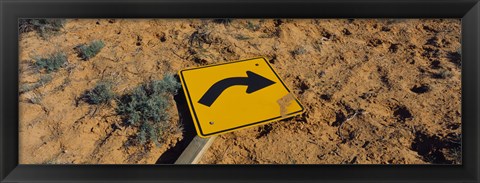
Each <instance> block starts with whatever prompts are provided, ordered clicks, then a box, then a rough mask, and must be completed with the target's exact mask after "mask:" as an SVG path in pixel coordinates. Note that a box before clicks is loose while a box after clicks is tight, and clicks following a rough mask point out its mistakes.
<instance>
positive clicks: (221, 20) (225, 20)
mask: <svg viewBox="0 0 480 183" xmlns="http://www.w3.org/2000/svg"><path fill="white" fill-rule="evenodd" d="M212 21H213V22H215V23H217V24H225V25H229V24H230V23H232V21H233V19H231V18H217V19H213V20H212Z"/></svg>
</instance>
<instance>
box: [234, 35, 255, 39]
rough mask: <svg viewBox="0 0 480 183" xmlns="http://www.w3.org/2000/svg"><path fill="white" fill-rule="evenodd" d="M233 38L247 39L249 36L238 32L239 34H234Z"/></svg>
mask: <svg viewBox="0 0 480 183" xmlns="http://www.w3.org/2000/svg"><path fill="white" fill-rule="evenodd" d="M235 39H238V40H247V39H251V38H250V37H248V36H245V35H241V34H239V35H236V36H235Z"/></svg>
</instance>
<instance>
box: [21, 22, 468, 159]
mask: <svg viewBox="0 0 480 183" xmlns="http://www.w3.org/2000/svg"><path fill="white" fill-rule="evenodd" d="M460 39H461V24H460V20H458V19H427V20H418V19H251V20H247V19H213V20H212V19H205V20H200V19H196V20H190V19H183V20H182V19H163V20H162V19H157V20H155V19H141V20H136V19H69V20H66V22H65V24H64V26H63V27H62V28H61V29H59V30H58V31H55V32H54V33H50V34H48V35H44V34H43V33H41V32H39V31H35V30H33V31H26V32H25V33H22V34H20V38H19V41H20V42H19V49H20V55H19V58H20V60H19V62H20V66H19V68H20V70H19V74H20V76H19V77H20V83H19V87H20V89H19V90H20V93H19V97H20V114H19V117H20V121H19V132H20V133H19V140H20V147H19V155H20V159H19V160H20V163H21V164H154V163H172V162H174V161H175V159H176V158H177V157H178V156H179V155H180V153H181V151H182V150H183V148H185V146H186V145H187V144H188V141H189V140H191V138H193V136H194V135H195V134H194V133H195V132H194V130H193V127H192V126H191V124H190V123H189V122H190V120H189V118H190V116H189V112H188V111H187V110H188V108H186V107H185V102H184V96H183V93H182V92H181V91H179V92H177V94H175V92H172V93H171V94H166V95H165V99H166V100H165V101H166V104H165V105H166V106H167V107H166V108H165V113H166V114H167V115H168V118H165V119H164V120H163V121H162V122H161V123H162V125H163V127H162V130H163V131H162V132H163V133H162V134H161V135H160V137H159V138H160V139H161V143H159V144H155V143H144V144H142V143H138V141H136V140H135V139H138V136H139V130H140V128H141V127H139V126H138V125H130V124H128V123H126V122H125V116H124V115H122V114H120V113H119V112H118V105H119V102H121V101H122V100H120V99H118V97H117V99H118V100H117V99H112V100H111V101H109V102H107V103H103V104H100V105H98V104H91V103H89V102H86V101H84V100H81V99H82V96H83V95H85V93H86V92H88V91H91V90H92V88H94V87H95V86H96V85H97V84H98V83H100V82H103V81H109V82H111V83H113V85H112V92H113V94H114V95H115V96H129V94H131V93H132V92H134V91H135V88H138V87H139V86H142V85H144V84H145V83H148V82H150V81H155V80H162V79H163V78H164V76H166V75H168V74H175V73H177V71H179V70H181V69H185V68H189V67H195V66H201V65H207V64H213V63H222V62H228V61H233V60H240V59H247V58H252V57H258V56H265V57H267V58H268V59H269V60H270V63H271V65H272V67H273V68H274V69H275V70H276V71H277V72H278V74H279V76H280V77H281V78H282V79H283V81H284V82H285V84H286V85H287V86H289V88H290V89H291V90H292V92H293V93H294V95H295V96H296V97H297V98H298V99H299V100H300V102H301V103H302V104H303V105H304V106H305V108H306V111H305V113H304V114H302V115H301V116H297V117H294V118H290V119H286V120H281V121H278V122H274V123H270V124H267V125H264V126H260V127H253V128H247V129H243V130H239V131H236V132H232V133H228V134H224V135H220V136H219V137H217V138H216V140H215V142H214V143H213V145H212V146H211V147H210V148H209V149H208V151H207V152H206V154H205V156H204V157H203V158H202V160H201V163H203V164H264V163H265V164H429V163H434V164H436V163H441V164H461V154H462V152H461V134H462V131H461V128H462V125H461V117H462V115H461V54H460V53H461V42H460ZM94 40H101V41H103V43H104V47H103V48H102V49H101V50H100V52H99V53H98V54H97V55H95V56H94V57H92V58H90V59H88V60H85V59H82V58H81V57H79V54H78V50H77V49H76V48H78V45H81V44H89V43H91V42H92V41H94ZM59 52H60V53H64V54H65V56H66V58H67V62H66V63H65V64H63V65H61V68H59V69H58V70H55V71H52V72H48V71H46V70H45V69H38V68H36V67H35V62H36V61H38V59H36V58H39V57H42V58H44V57H45V58H46V57H48V56H49V55H51V54H53V53H59Z"/></svg>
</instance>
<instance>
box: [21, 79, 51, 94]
mask: <svg viewBox="0 0 480 183" xmlns="http://www.w3.org/2000/svg"><path fill="white" fill-rule="evenodd" d="M50 81H52V76H51V75H42V76H40V79H39V80H38V81H37V82H35V83H27V84H23V85H21V86H20V88H19V92H20V93H25V92H29V91H32V90H35V89H37V88H39V87H41V86H44V85H45V84H47V83H49V82H50Z"/></svg>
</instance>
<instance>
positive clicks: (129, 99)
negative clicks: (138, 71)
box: [117, 75, 180, 145]
mask: <svg viewBox="0 0 480 183" xmlns="http://www.w3.org/2000/svg"><path fill="white" fill-rule="evenodd" d="M179 88H180V83H178V82H177V81H176V79H175V78H174V77H173V75H165V77H164V78H163V80H155V81H151V82H148V83H146V84H143V85H141V86H139V87H137V88H135V89H133V91H132V92H131V93H130V94H127V95H124V96H122V97H121V98H120V99H119V101H118V107H117V112H118V114H120V115H122V116H124V120H125V122H126V124H127V125H132V126H136V127H139V131H138V134H137V137H136V140H137V142H139V143H140V144H145V143H148V142H154V143H155V144H157V145H159V144H160V143H162V141H163V139H162V136H163V133H164V131H165V130H166V129H167V128H168V127H169V124H168V120H169V119H170V116H168V114H167V112H166V109H167V108H168V105H169V99H168V96H169V95H174V94H176V92H177V90H178V89H179Z"/></svg>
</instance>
